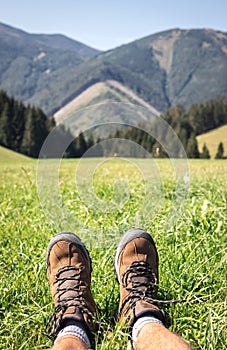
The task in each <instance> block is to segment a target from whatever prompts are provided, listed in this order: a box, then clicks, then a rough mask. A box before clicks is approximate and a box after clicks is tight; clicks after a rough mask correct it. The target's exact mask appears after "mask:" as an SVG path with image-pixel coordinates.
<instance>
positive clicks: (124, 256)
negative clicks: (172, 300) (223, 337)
mask: <svg viewBox="0 0 227 350" xmlns="http://www.w3.org/2000/svg"><path fill="white" fill-rule="evenodd" d="M114 261H115V273H116V276H117V279H118V282H119V284H120V303H119V322H123V321H124V322H126V323H127V324H128V325H129V326H130V327H131V328H132V336H133V344H134V348H135V349H136V350H145V349H146V350H162V349H165V350H167V349H168V350H173V349H174V350H177V349H182V350H188V349H190V347H189V346H188V345H187V344H186V343H185V342H184V341H183V340H182V339H181V338H180V337H178V336H177V335H175V334H174V333H172V332H170V331H169V330H168V329H167V328H166V327H165V316H164V312H163V311H161V310H160V308H159V304H160V302H159V301H158V300H157V286H158V253H157V250H156V247H155V243H154V241H153V239H152V238H151V236H150V235H149V234H148V233H147V232H145V231H143V230H141V229H132V230H129V231H128V232H126V234H125V235H124V236H123V237H122V238H121V240H120V243H119V245H118V248H117V250H116V253H115V260H114Z"/></svg>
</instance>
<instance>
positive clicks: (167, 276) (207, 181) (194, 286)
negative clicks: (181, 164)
mask: <svg viewBox="0 0 227 350" xmlns="http://www.w3.org/2000/svg"><path fill="white" fill-rule="evenodd" d="M103 161H104V160H101V159H99V160H97V159H83V160H82V161H80V162H79V161H78V160H63V161H62V162H61V163H60V169H59V191H60V192H61V194H62V198H63V204H62V210H63V208H64V210H65V209H67V211H66V213H67V215H68V217H66V221H65V227H62V226H64V221H63V222H58V220H57V218H56V222H55V221H54V220H53V219H52V220H50V219H49V218H48V217H47V216H46V214H45V211H44V210H43V207H42V205H41V202H40V199H39V197H38V195H37V185H36V183H37V161H36V160H30V159H28V158H25V157H21V156H19V157H18V156H17V155H16V154H13V153H10V156H9V154H7V155H6V153H5V150H4V149H2V148H0V181H1V182H0V183H1V186H0V199H1V200H0V216H1V220H0V226H1V229H0V241H1V244H0V279H1V284H0V296H1V297H0V349H3V350H38V349H48V348H50V347H51V344H52V343H51V341H50V340H48V338H46V337H45V336H43V334H42V331H43V328H44V325H45V322H46V321H47V319H48V317H49V315H50V314H51V312H52V310H53V306H52V300H51V296H50V292H49V285H48V281H47V278H46V270H45V256H46V248H47V244H48V242H49V240H50V238H51V237H52V235H54V234H55V233H56V232H57V231H59V230H60V229H62V230H64V229H67V230H69V229H71V230H72V231H74V232H75V233H78V234H79V235H80V236H81V238H82V239H83V240H84V241H85V243H86V245H87V247H88V249H89V251H90V255H91V258H92V261H93V272H92V291H93V293H94V298H95V301H96V303H97V306H98V309H99V318H100V320H101V322H102V323H103V325H104V327H105V328H106V335H105V336H104V335H102V334H100V335H99V336H97V338H96V345H95V348H96V349H99V350H104V349H108V350H117V349H127V350H130V349H131V343H130V337H129V336H128V333H127V331H126V330H125V329H123V328H121V327H119V326H115V325H114V324H113V323H112V316H113V312H114V310H115V308H116V306H117V304H118V299H119V293H118V285H117V283H116V280H115V277H114V273H113V253H114V250H115V248H116V245H117V243H118V241H119V238H120V236H121V235H122V233H123V232H125V230H127V229H129V228H131V226H132V225H133V224H136V223H137V222H139V225H140V226H141V227H142V228H144V229H145V230H147V231H148V232H149V233H151V234H152V236H153V238H154V240H155V242H156V245H157V249H158V252H159V261H160V265H159V272H160V289H159V298H161V299H162V298H165V299H168V298H171V299H172V298H177V299H186V300H187V301H186V302H185V303H180V304H177V305H171V306H170V307H168V308H167V309H166V314H167V316H168V317H167V319H168V324H169V328H170V329H171V330H172V331H174V332H176V333H178V334H180V335H181V336H182V337H184V339H185V340H186V341H188V342H190V344H191V345H192V347H193V348H194V349H198V350H199V349H204V350H205V349H206V350H223V349H226V344H227V334H226V333H227V332H226V331H227V329H226V316H227V311H226V310H227V308H226V266H227V261H226V260H227V252H226V237H227V230H226V217H227V215H226V198H227V161H226V160H221V161H218V160H190V161H189V163H188V164H189V168H190V179H191V181H190V188H189V193H188V197H187V201H186V203H185V207H184V211H183V213H181V215H180V217H179V218H178V220H177V221H176V222H175V223H174V226H172V227H171V226H168V225H167V224H166V221H167V218H168V215H169V210H170V209H169V208H170V207H171V206H172V205H173V202H174V194H175V186H174V171H173V169H171V166H170V163H169V162H168V160H157V161H156V168H157V169H158V173H159V174H160V176H161V181H162V192H161V193H162V201H161V203H159V206H158V209H157V206H156V203H158V195H154V197H152V196H153V194H152V193H150V194H149V196H150V197H149V198H150V199H152V198H154V203H153V202H152V200H150V201H151V202H152V203H153V209H154V212H155V215H153V213H152V212H151V211H150V212H149V210H144V214H143V215H142V214H141V215H140V220H139V221H138V218H137V221H136V220H135V217H136V214H137V213H138V208H141V207H142V208H143V205H144V208H145V207H146V203H145V204H144V203H143V201H144V196H145V187H146V186H145V181H144V177H143V176H144V175H143V174H144V173H146V172H148V173H149V171H150V170H149V164H148V161H147V160H146V159H145V160H141V161H140V162H139V163H137V161H135V160H133V159H131V160H120V159H112V160H107V161H104V162H103ZM45 162H49V163H48V164H49V165H50V168H51V164H52V163H51V162H52V161H51V160H50V161H45ZM78 164H79V165H80V169H79V170H77V167H78ZM92 164H93V165H94V166H93V168H92V167H91V165H92ZM97 164H98V165H99V166H97ZM135 164H136V165H135ZM138 164H139V165H138ZM89 169H94V174H93V175H94V176H93V182H92V183H91V186H90V187H89V188H87V187H86V183H85V184H84V183H83V181H82V180H81V182H80V183H79V185H78V187H77V183H76V182H75V174H76V172H78V171H79V172H80V176H81V177H80V179H81V178H83V176H84V178H86V177H87V175H88V173H89ZM144 169H145V170H144ZM143 171H144V172H143ZM38 176H39V175H38ZM47 176H48V172H47ZM116 180H117V181H118V185H119V186H120V187H119V188H120V190H118V196H117V198H115V197H114V191H115V187H114V186H115V185H116ZM50 185H51V183H50ZM83 186H84V187H83ZM121 186H122V187H121ZM79 187H80V188H79ZM126 187H127V188H128V191H126V190H125V188H126ZM79 190H80V193H79V192H78V191H79ZM86 191H87V192H89V193H90V191H91V192H92V193H93V195H94V196H95V197H94V198H96V199H97V202H98V200H102V202H101V205H100V206H98V207H96V201H95V200H93V202H92V205H91V206H89V203H88V202H87V201H89V199H90V197H89V196H87V197H86ZM79 194H80V195H79ZM81 196H82V198H81ZM83 196H85V197H84V198H85V200H84V201H83ZM119 196H120V197H119ZM46 200H47V202H48V198H46ZM118 200H119V202H120V205H119V208H118V206H117V205H116V203H117V202H118ZM43 203H44V205H45V201H43ZM105 203H107V204H108V203H110V204H109V205H105ZM102 204H103V208H104V209H103V210H102ZM60 209H61V208H60ZM64 210H63V212H64ZM151 210H152V209H151ZM58 211H59V208H56V212H57V213H58ZM53 218H54V214H53ZM67 218H68V220H67ZM74 220H75V222H74Z"/></svg>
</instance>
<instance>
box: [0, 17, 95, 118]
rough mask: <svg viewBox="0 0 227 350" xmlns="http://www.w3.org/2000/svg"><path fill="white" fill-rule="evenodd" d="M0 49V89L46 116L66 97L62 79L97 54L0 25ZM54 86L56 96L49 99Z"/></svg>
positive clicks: (79, 45) (64, 40) (69, 42)
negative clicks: (31, 105)
mask: <svg viewBox="0 0 227 350" xmlns="http://www.w3.org/2000/svg"><path fill="white" fill-rule="evenodd" d="M0 48H1V49H0V85H1V88H3V89H4V90H6V91H7V93H8V94H10V95H12V96H14V97H15V98H16V99H19V100H21V101H23V102H25V103H30V104H35V105H39V106H41V107H42V108H43V109H44V110H45V111H46V112H48V113H51V111H52V109H54V108H55V106H56V108H57V107H58V104H59V96H60V95H62V96H63V99H64V95H65V94H67V92H66V91H62V89H61V86H62V80H63V81H64V79H65V78H64V77H66V76H70V75H74V69H75V67H76V66H77V65H79V64H81V63H82V62H85V61H86V60H87V59H89V58H91V57H94V56H95V55H97V54H98V53H99V51H98V50H96V49H93V48H90V47H88V46H86V45H84V44H82V43H80V42H77V41H75V40H72V39H69V38H67V37H65V36H63V35H57V34H56V35H42V34H41V35H37V34H28V33H26V32H24V31H21V30H18V29H15V28H12V27H10V26H8V25H5V24H1V23H0ZM66 80H67V78H66ZM53 86H55V87H57V88H56V90H57V89H59V94H56V93H55V95H52V87H53ZM60 101H61V98H60Z"/></svg>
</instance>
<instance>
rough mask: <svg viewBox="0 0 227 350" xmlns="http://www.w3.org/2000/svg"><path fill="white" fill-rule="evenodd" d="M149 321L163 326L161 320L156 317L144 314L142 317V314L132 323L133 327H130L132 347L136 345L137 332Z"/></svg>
mask: <svg viewBox="0 0 227 350" xmlns="http://www.w3.org/2000/svg"><path fill="white" fill-rule="evenodd" d="M151 322H153V323H158V324H160V325H162V326H164V324H163V323H162V321H160V320H159V319H158V318H155V317H153V316H144V317H143V316H142V317H140V318H139V319H138V320H137V321H136V322H135V324H134V325H133V328H132V341H133V347H134V349H135V345H136V342H137V338H138V335H139V332H140V331H141V329H142V327H143V326H145V325H146V324H148V323H151Z"/></svg>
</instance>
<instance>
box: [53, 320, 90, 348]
mask: <svg viewBox="0 0 227 350" xmlns="http://www.w3.org/2000/svg"><path fill="white" fill-rule="evenodd" d="M66 335H74V336H75V337H77V338H79V339H81V340H82V341H83V342H84V343H85V344H86V345H87V347H88V348H90V347H91V343H90V340H89V338H88V336H87V333H86V331H85V329H84V327H83V326H82V325H81V323H80V322H76V323H75V324H72V325H68V326H66V327H64V328H62V330H60V332H59V333H58V335H57V338H56V339H55V342H56V341H57V340H58V339H59V338H61V337H64V336H66Z"/></svg>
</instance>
